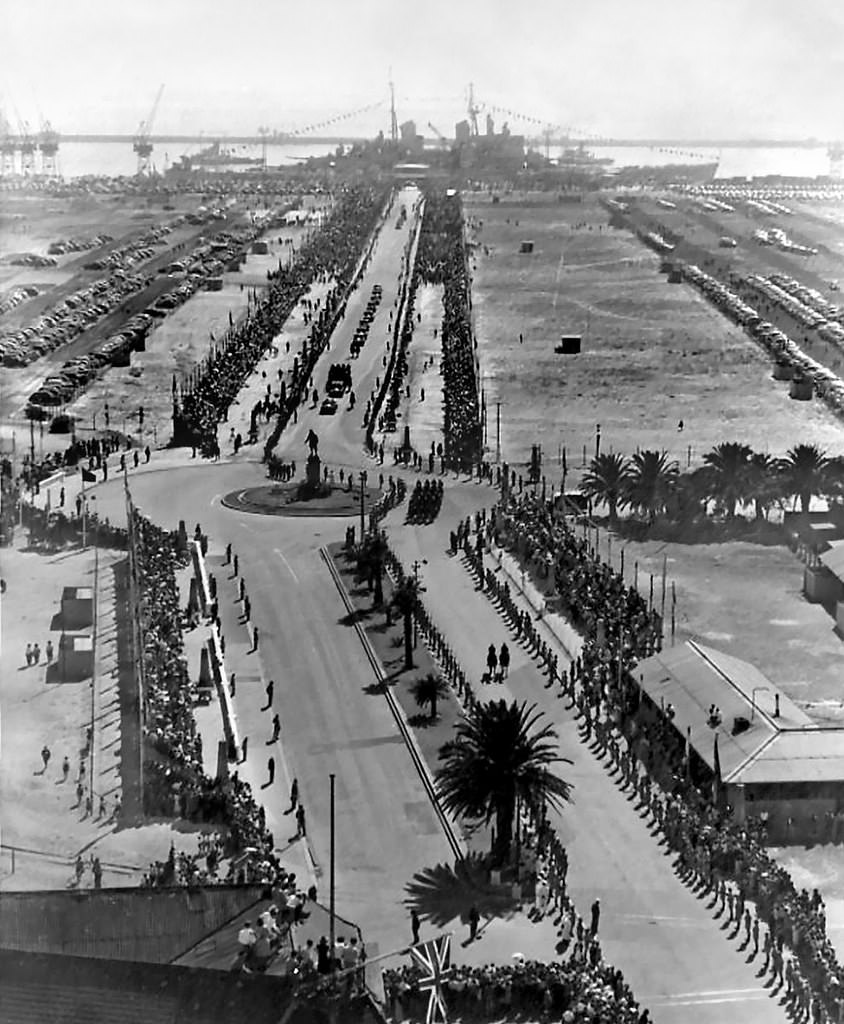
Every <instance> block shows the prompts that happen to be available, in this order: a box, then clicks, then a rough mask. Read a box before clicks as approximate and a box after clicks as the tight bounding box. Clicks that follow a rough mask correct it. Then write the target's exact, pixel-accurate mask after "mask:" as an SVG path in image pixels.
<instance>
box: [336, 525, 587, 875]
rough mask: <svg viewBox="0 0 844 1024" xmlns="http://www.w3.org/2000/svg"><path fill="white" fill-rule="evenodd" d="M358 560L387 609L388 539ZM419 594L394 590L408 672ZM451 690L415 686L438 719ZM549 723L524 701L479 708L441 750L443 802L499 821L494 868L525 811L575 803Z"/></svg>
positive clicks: (362, 550) (430, 678)
mask: <svg viewBox="0 0 844 1024" xmlns="http://www.w3.org/2000/svg"><path fill="white" fill-rule="evenodd" d="M355 558H356V564H357V576H358V578H359V579H360V580H362V581H365V582H366V583H367V586H368V587H369V589H370V590H371V591H372V593H373V603H374V604H375V605H376V607H381V606H383V605H384V591H383V575H384V571H385V566H386V564H387V561H388V559H389V547H388V545H387V541H386V538H385V537H384V536H383V534H381V533H379V532H373V533H370V534H368V535H367V536H366V537H364V539H363V542H362V543H361V544H360V545H359V546H358V547H357V548H356V550H355ZM419 593H420V586H419V582H418V580H417V579H416V578H415V577H414V576H412V575H408V574H406V575H404V576H402V578H401V579H400V580H399V582H398V583H397V584H396V586H395V587H393V592H392V598H391V601H390V604H389V607H390V608H395V610H396V611H397V612H398V613H399V614H400V615H401V617H402V620H403V627H404V628H403V632H404V667H405V669H411V668H412V667H413V616H414V614H415V612H416V609H417V606H418V602H419ZM450 692H451V691H450V687H449V685H448V683H447V682H446V681H445V679H443V677H442V676H441V675H440V674H439V673H438V672H428V673H426V674H425V675H424V676H422V677H420V678H419V679H417V680H415V681H414V682H413V684H412V685H411V693H412V695H413V697H414V699H415V701H416V704H417V706H418V707H420V708H425V707H427V708H428V711H429V715H430V718H431V720H432V721H433V720H434V719H436V717H437V706H438V704H439V702H440V701H443V700H445V699H446V698H447V697H448V696H449V694H450ZM543 718H544V716H543V714H542V712H541V711H538V710H537V708H536V705H533V704H532V705H528V704H527V703H526V702H523V703H522V704H518V703H517V702H516V701H513V702H512V703H510V704H507V702H506V701H504V700H499V701H489V702H487V703H481V702H478V703H476V704H475V705H473V707H472V709H471V710H470V711H468V712H467V713H466V714H465V715H464V716H463V718H462V719H461V720H460V722H459V724H458V725H457V729H456V732H455V735H454V738H453V739H452V740H450V741H449V742H447V743H446V744H444V745H443V747H442V748H441V749H440V752H439V759H440V761H441V762H442V765H441V767H440V768H438V769H437V771H436V773H435V784H436V791H437V796H438V798H439V800H440V802H441V803H442V805H443V807H444V808H445V809H446V810H447V811H449V812H450V813H452V814H454V815H456V816H458V817H460V818H464V819H466V820H467V821H469V822H470V823H472V824H473V825H477V824H485V825H488V824H490V822H493V821H494V822H495V846H494V848H493V851H492V854H493V862H494V863H495V864H496V865H505V864H506V863H507V862H508V860H509V856H510V848H511V845H512V841H513V829H514V824H515V820H516V812H517V808H518V807H519V806H522V807H525V808H530V809H531V810H532V811H533V812H534V813H535V814H536V813H538V812H539V810H540V808H542V807H543V806H545V807H548V808H556V809H559V808H561V807H562V805H563V804H564V803H565V802H567V801H569V800H571V785H570V784H569V783H568V782H566V781H565V780H564V779H562V778H561V777H560V776H559V775H556V774H555V773H554V771H553V769H554V768H555V767H556V766H557V765H558V764H560V763H564V762H565V763H568V764H571V763H572V762H571V761H569V760H568V759H567V758H564V757H561V756H560V755H559V754H558V752H557V747H556V740H557V732H556V730H555V729H554V727H553V726H552V725H550V724H547V723H544V722H542V719H543Z"/></svg>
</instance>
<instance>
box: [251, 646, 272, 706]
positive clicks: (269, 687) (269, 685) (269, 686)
mask: <svg viewBox="0 0 844 1024" xmlns="http://www.w3.org/2000/svg"><path fill="white" fill-rule="evenodd" d="M255 646H256V647H257V646H258V645H257V644H256V645H255ZM265 692H266V694H267V703H266V704H265V705H264V707H263V708H262V710H264V711H268V710H269V709H270V708H271V707H272V706H273V693H274V692H275V681H274V680H273V679H271V680H270V681H269V682H268V683H267V688H266V691H265Z"/></svg>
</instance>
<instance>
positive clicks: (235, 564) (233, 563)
mask: <svg viewBox="0 0 844 1024" xmlns="http://www.w3.org/2000/svg"><path fill="white" fill-rule="evenodd" d="M239 565H240V562H239V560H238V557H237V555H235V556H234V558H233V559H232V569H234V576H235V577H237V576H238V571H237V570H238V566H239Z"/></svg>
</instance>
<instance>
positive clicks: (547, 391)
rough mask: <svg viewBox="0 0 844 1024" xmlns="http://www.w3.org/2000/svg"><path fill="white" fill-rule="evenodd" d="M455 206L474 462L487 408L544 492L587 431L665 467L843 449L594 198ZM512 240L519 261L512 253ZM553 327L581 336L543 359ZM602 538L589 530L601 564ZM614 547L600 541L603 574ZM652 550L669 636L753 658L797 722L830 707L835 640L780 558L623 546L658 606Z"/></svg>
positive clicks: (730, 548) (573, 474) (733, 546)
mask: <svg viewBox="0 0 844 1024" xmlns="http://www.w3.org/2000/svg"><path fill="white" fill-rule="evenodd" d="M466 214H467V217H471V218H474V219H475V221H481V222H482V227H480V229H479V230H478V231H477V232H476V233H475V234H474V237H475V238H476V239H477V241H478V243H479V246H478V248H477V249H476V251H475V257H474V260H473V262H474V267H475V269H474V283H473V293H472V294H473V299H474V315H475V327H476V333H477V338H478V350H479V354H480V362H481V369H482V373H483V378H484V380H483V386H484V390H485V393H486V398H487V405H488V409H489V426H488V435H487V450H488V451H489V452H490V457H492V458H494V457H495V450H496V448H495V441H496V432H495V431H496V400H499V401H500V402H501V410H500V411H501V446H502V458H503V459H504V460H507V461H510V462H511V463H512V464H513V465H514V467H516V468H518V467H523V466H524V465H525V464H526V462H527V460H528V458H529V456H530V446H531V444H540V445H542V451H543V468H544V470H545V472H546V473H547V475H548V477H549V479H550V481H552V482H553V484H554V485H555V486H557V487H558V486H559V483H560V476H561V460H560V454H561V450H562V448H563V446H565V449H566V457H567V470H568V477H567V482H566V487H567V489H571V488H572V487H573V486H576V485H577V482H578V479H579V477H580V475H581V472H582V468H583V466H584V464H585V463H587V462H588V461H589V460H590V459H591V458H592V456H593V455H594V453H595V443H596V428H597V425H598V424H600V428H601V450H602V451H613V450H614V451H617V452H624V453H628V454H631V453H633V452H634V451H636V450H637V449H643V448H658V449H664V450H666V451H667V452H668V453H669V454H670V455H671V456H672V458H674V459H676V460H677V462H678V463H679V464H680V466H681V468H686V467H688V466H689V465H691V466H694V465H696V464H699V463H700V459H701V456H702V454H703V453H705V452H706V451H708V450H709V449H710V448H712V447H713V446H714V445H716V444H718V443H720V442H722V441H731V440H737V441H744V442H746V443H748V444H750V445H751V446H753V447H754V448H755V449H757V450H762V451H768V452H771V453H773V454H776V455H780V454H784V453H785V452H786V451H787V450H788V449H789V448H790V447H791V446H793V445H794V444H796V443H799V442H806V443H816V444H819V445H820V446H822V447H823V448H825V449H826V450H827V451H828V452H829V453H830V454H841V453H842V452H844V427H842V425H841V424H840V423H839V421H837V420H836V419H835V418H834V417H833V416H832V415H831V414H830V413H828V412H827V411H826V409H825V408H824V406H823V405H821V404H820V403H819V402H811V403H809V402H794V401H792V400H790V399H789V398H788V392H787V390H786V387H785V386H784V385H782V384H780V383H778V382H776V381H774V380H773V379H772V377H771V374H770V367H769V362H768V360H767V358H766V357H765V356H764V355H763V353H762V352H761V350H760V349H759V348H758V347H757V346H756V345H755V344H754V343H753V342H751V341H750V339H749V338H747V337H746V336H745V334H744V333H743V332H742V331H741V330H740V329H739V328H737V327H735V326H733V325H732V324H730V323H729V322H728V321H727V320H726V319H725V318H724V317H722V315H721V314H720V313H719V312H718V311H717V310H716V309H714V307H712V306H711V305H710V304H709V303H708V302H706V301H705V300H704V299H703V298H702V297H701V296H700V295H699V294H698V293H697V292H696V291H694V290H693V289H691V288H689V287H687V286H684V285H674V286H672V285H668V284H667V283H666V278H665V276H664V275H661V274H659V273H658V260H657V257H656V256H655V255H654V254H652V253H650V252H649V250H647V249H646V248H645V247H644V246H642V245H641V244H640V243H639V242H638V241H637V240H636V239H635V238H633V237H632V235H630V234H629V233H628V232H626V231H617V230H614V229H612V228H610V227H609V226H608V225H607V221H606V217H605V215H604V214H603V211H602V210H601V209H600V208H599V207H598V206H597V204H594V203H592V202H587V203H584V204H583V205H573V204H572V205H570V206H569V205H566V206H563V205H561V204H557V203H556V202H555V201H554V200H553V198H548V197H545V198H544V199H540V198H538V197H535V196H534V197H531V196H528V197H527V198H526V199H525V200H522V201H518V200H515V199H512V198H507V199H506V200H505V199H502V201H501V202H500V203H499V204H495V205H493V204H492V203H490V202H489V200H488V199H487V200H483V199H478V198H477V197H469V198H467V200H466ZM523 240H531V241H533V243H534V251H533V253H532V254H530V255H521V254H519V251H518V250H519V244H520V242H521V241H523ZM483 246H487V247H488V249H489V254H488V255H487V254H485V253H484V249H483ZM520 334H522V336H523V341H522V342H521V343H520V341H519V335H520ZM562 334H582V336H583V351H582V353H581V354H580V355H577V356H563V355H557V354H555V353H554V351H553V349H554V346H555V344H557V343H558V342H559V338H560V335H562ZM681 419H682V420H683V430H682V431H680V430H678V426H679V421H680V420H681ZM605 538H606V533H605V531H604V530H603V529H602V530H601V544H602V549H603V551H604V553H605V555H606V546H605V545H606V539H605ZM621 544H622V541H621V540H620V539H618V538H615V539H614V540H613V543H612V549H613V552H612V553H613V560H614V564H615V565H616V566H618V564H619V549H620V547H621ZM664 557H667V560H668V561H667V577H668V598H667V601H668V604H667V617H668V618H669V621H670V600H671V599H670V594H671V589H670V588H671V582H672V581H673V582H674V584H675V592H676V596H677V638H678V639H680V638H681V637H682V636H686V635H696V636H699V637H701V638H703V639H705V640H708V641H709V642H711V643H712V644H713V645H714V646H716V647H719V648H722V649H724V650H727V651H729V652H730V653H732V654H735V655H736V656H738V657H741V658H745V659H746V660H748V661H751V662H753V663H754V664H756V665H757V666H758V667H759V668H760V670H761V671H762V672H764V673H766V674H767V675H768V676H769V677H770V678H771V680H772V681H773V682H774V683H776V684H777V685H780V686H782V688H783V690H784V691H785V692H786V693H788V694H789V696H791V697H792V698H794V699H795V700H797V701H798V703H800V704H801V705H803V706H805V707H806V708H807V711H808V712H809V713H810V714H812V715H813V716H816V717H819V718H823V719H828V718H835V717H838V716H839V715H840V714H841V713H842V710H841V709H842V696H841V686H840V684H841V680H842V678H844V647H842V645H841V641H840V639H839V637H838V635H837V634H836V633H835V632H834V625H835V624H834V622H833V620H832V619H831V618H830V617H829V616H828V615H827V613H826V612H825V611H824V610H823V609H822V608H820V607H818V606H815V605H810V604H808V602H806V600H805V598H804V597H803V596H802V593H801V587H802V577H803V566H802V563H801V562H800V561H799V560H798V559H797V558H796V557H795V556H794V555H792V553H791V552H790V551H789V550H788V549H787V548H785V547H784V546H783V547H775V546H765V545H759V544H750V543H724V544H698V545H691V544H664V543H662V542H659V543H657V542H650V543H646V544H634V543H629V544H627V545H626V549H625V574H626V577H627V579H628V580H629V581H630V582H632V581H633V572H634V565H635V563H636V562H637V561H638V562H639V588H640V590H642V592H643V593H645V594H647V592H648V575H649V574H650V573H653V574H654V575H655V577H656V583H655V586H656V594H657V601H659V598H660V588H661V582H660V581H661V574H662V565H663V558H664Z"/></svg>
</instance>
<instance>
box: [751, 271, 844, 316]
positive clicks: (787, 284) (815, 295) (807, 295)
mask: <svg viewBox="0 0 844 1024" xmlns="http://www.w3.org/2000/svg"><path fill="white" fill-rule="evenodd" d="M768 280H770V281H773V283H774V284H776V285H778V286H779V287H780V288H782V289H784V290H785V291H787V292H788V294H789V295H793V296H794V297H795V298H797V299H800V301H801V302H804V303H805V304H806V305H807V306H809V307H810V308H811V309H812V310H814V311H815V312H816V313H820V314H822V316H823V319H824V320H835V321H837V322H839V323H844V306H837V305H836V304H835V303H834V302H830V301H829V300H828V299H827V298H826V297H825V296H824V295H823V294H822V293H821V292H819V291H818V290H817V288H808V287H806V285H803V284H801V283H800V282H799V281H798V280H796V279H795V278H793V277H789V276H788V274H771V275H770V277H769V278H768Z"/></svg>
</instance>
